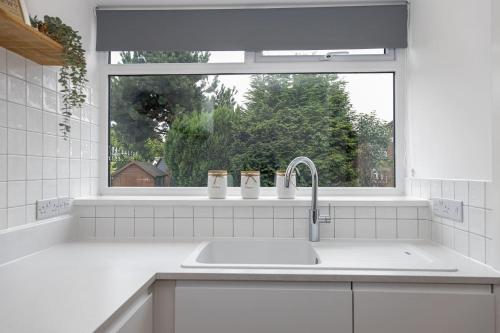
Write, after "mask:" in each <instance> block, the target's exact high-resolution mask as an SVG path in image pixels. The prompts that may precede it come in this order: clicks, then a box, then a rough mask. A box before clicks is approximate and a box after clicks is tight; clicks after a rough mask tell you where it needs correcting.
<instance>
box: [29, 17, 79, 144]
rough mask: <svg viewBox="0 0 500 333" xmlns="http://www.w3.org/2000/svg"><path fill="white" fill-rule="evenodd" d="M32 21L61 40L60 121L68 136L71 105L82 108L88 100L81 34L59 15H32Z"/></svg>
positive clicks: (58, 40) (34, 24)
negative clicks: (39, 16) (62, 62)
mask: <svg viewBox="0 0 500 333" xmlns="http://www.w3.org/2000/svg"><path fill="white" fill-rule="evenodd" d="M30 20H31V25H32V26H33V27H35V28H37V29H38V30H39V31H41V32H42V33H44V34H46V35H47V36H49V37H50V38H52V39H54V40H55V41H57V42H59V43H60V44H62V46H63V48H64V51H63V61H64V65H63V66H62V68H61V71H60V74H59V83H60V84H61V86H62V90H61V91H62V94H63V96H62V103H63V116H64V119H63V121H62V122H61V123H60V124H59V126H60V127H61V130H62V132H63V134H64V137H65V139H67V136H68V133H69V132H70V130H71V126H70V117H71V108H79V107H81V106H82V105H83V103H84V102H85V98H86V96H85V85H86V83H87V78H86V76H87V62H86V60H85V50H84V49H83V47H82V42H81V39H82V38H81V37H80V35H79V34H78V32H77V31H75V30H73V28H71V27H70V26H68V25H66V24H64V23H63V22H62V21H61V19H60V18H58V17H52V16H47V15H46V16H44V18H43V21H42V20H40V19H38V18H37V17H36V16H35V17H32V18H30Z"/></svg>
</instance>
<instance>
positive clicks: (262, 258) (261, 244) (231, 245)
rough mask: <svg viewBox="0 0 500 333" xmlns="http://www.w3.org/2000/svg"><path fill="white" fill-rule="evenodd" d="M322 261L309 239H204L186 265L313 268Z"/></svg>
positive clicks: (184, 265)
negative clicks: (205, 240) (206, 240)
mask: <svg viewBox="0 0 500 333" xmlns="http://www.w3.org/2000/svg"><path fill="white" fill-rule="evenodd" d="M319 263H320V261H319V257H318V254H317V253H316V251H315V250H314V249H313V248H312V246H311V245H310V243H309V242H307V241H300V240H299V241H297V240H295V241H293V240H290V241H288V240H216V241H211V242H205V243H202V244H201V245H200V246H199V247H198V248H197V249H196V250H195V251H194V252H193V253H192V254H191V255H190V256H189V258H188V259H187V260H186V261H185V262H184V263H183V264H182V266H183V267H220V268H301V267H303V268H310V267H311V266H314V265H318V264H319Z"/></svg>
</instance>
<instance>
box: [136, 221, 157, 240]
mask: <svg viewBox="0 0 500 333" xmlns="http://www.w3.org/2000/svg"><path fill="white" fill-rule="evenodd" d="M153 232H154V220H153V218H152V217H136V218H135V237H136V238H151V237H153Z"/></svg>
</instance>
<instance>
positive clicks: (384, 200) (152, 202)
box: [73, 195, 429, 207]
mask: <svg viewBox="0 0 500 333" xmlns="http://www.w3.org/2000/svg"><path fill="white" fill-rule="evenodd" d="M319 203H320V204H330V205H332V206H391V207H394V206H417V207H426V206H428V205H429V201H428V200H425V199H420V198H413V197H407V196H332V197H328V196H320V197H319ZM73 204H74V205H76V206H90V205H94V206H105V205H112V206H130V205H135V206H141V205H148V206H159V205H169V204H170V205H189V206H193V205H196V206H227V205H237V206H310V205H311V197H310V196H302V197H296V198H295V199H278V198H275V197H261V198H259V199H242V198H241V197H239V196H228V197H227V198H226V199H209V198H207V197H202V196H160V195H157V196H154V195H152V196H131V195H121V196H120V195H118V196H108V195H106V196H97V197H83V198H78V199H75V200H74V201H73Z"/></svg>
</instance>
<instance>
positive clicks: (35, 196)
mask: <svg viewBox="0 0 500 333" xmlns="http://www.w3.org/2000/svg"><path fill="white" fill-rule="evenodd" d="M42 198H43V182H42V181H41V180H30V181H27V182H26V203H27V204H28V205H33V204H36V201H37V200H42Z"/></svg>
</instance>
